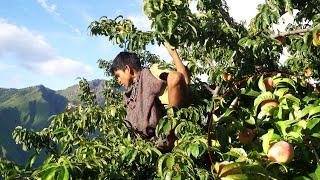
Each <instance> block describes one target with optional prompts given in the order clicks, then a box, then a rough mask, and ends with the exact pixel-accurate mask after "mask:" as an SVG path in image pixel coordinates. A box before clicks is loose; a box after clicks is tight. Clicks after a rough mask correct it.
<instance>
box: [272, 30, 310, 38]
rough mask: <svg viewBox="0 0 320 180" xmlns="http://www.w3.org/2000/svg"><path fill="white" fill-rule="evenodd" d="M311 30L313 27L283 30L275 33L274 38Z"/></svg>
mask: <svg viewBox="0 0 320 180" xmlns="http://www.w3.org/2000/svg"><path fill="white" fill-rule="evenodd" d="M309 31H311V28H307V29H297V30H293V31H288V32H281V33H278V34H277V35H274V36H273V38H277V37H281V36H288V35H293V34H300V33H306V32H309Z"/></svg>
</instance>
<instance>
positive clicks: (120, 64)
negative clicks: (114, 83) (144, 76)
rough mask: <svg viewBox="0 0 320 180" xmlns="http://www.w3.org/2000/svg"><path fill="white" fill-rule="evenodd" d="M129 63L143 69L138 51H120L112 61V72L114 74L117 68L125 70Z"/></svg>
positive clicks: (132, 66) (137, 68)
mask: <svg viewBox="0 0 320 180" xmlns="http://www.w3.org/2000/svg"><path fill="white" fill-rule="evenodd" d="M126 65H128V66H129V67H130V68H133V69H136V70H138V71H140V70H141V62H140V58H139V57H138V55H137V54H136V53H130V52H120V53H119V54H118V55H117V56H116V58H114V60H113V61H112V65H111V67H110V73H111V74H112V75H114V72H116V71H117V70H119V69H120V70H123V69H124V68H125V66H126Z"/></svg>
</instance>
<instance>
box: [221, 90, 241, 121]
mask: <svg viewBox="0 0 320 180" xmlns="http://www.w3.org/2000/svg"><path fill="white" fill-rule="evenodd" d="M238 101H239V96H237V97H236V98H234V99H233V101H232V102H231V104H230V105H229V109H234V108H235V107H236V106H237V103H238ZM223 117H224V113H223V114H221V116H219V117H218V119H217V122H219V121H220V120H221V119H222V118H223Z"/></svg>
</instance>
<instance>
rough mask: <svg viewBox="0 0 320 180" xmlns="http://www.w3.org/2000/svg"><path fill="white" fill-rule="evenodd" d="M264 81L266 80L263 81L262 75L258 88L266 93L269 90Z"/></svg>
mask: <svg viewBox="0 0 320 180" xmlns="http://www.w3.org/2000/svg"><path fill="white" fill-rule="evenodd" d="M263 80H264V79H263V75H262V76H260V78H259V82H258V87H259V89H260V90H261V91H263V92H265V91H267V89H266V85H265V84H264V82H263Z"/></svg>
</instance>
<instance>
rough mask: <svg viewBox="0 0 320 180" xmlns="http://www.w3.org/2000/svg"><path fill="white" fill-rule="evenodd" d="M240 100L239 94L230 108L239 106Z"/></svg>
mask: <svg viewBox="0 0 320 180" xmlns="http://www.w3.org/2000/svg"><path fill="white" fill-rule="evenodd" d="M238 101H239V96H237V97H236V98H234V100H233V101H232V102H231V104H230V106H229V108H230V109H235V107H236V106H237V103H238Z"/></svg>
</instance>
